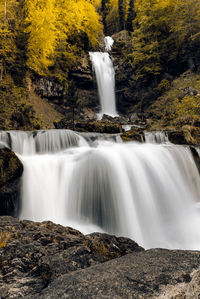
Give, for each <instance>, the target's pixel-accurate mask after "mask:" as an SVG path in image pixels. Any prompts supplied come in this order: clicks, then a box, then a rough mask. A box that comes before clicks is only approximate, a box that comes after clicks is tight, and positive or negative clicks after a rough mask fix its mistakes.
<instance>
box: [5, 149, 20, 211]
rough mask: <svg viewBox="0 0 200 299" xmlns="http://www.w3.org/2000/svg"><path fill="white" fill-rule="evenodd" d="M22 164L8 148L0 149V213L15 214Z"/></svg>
mask: <svg viewBox="0 0 200 299" xmlns="http://www.w3.org/2000/svg"><path fill="white" fill-rule="evenodd" d="M22 172H23V165H22V163H21V161H20V160H19V159H18V157H17V156H16V155H15V154H14V153H13V152H12V151H11V150H10V149H8V148H4V149H0V215H11V216H17V215H18V213H19V208H20V178H21V175H22Z"/></svg>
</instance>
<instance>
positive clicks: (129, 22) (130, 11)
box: [126, 0, 135, 32]
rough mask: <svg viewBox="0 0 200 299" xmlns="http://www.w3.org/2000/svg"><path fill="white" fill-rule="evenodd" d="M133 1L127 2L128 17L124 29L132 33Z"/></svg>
mask: <svg viewBox="0 0 200 299" xmlns="http://www.w3.org/2000/svg"><path fill="white" fill-rule="evenodd" d="M134 8H135V0H130V1H129V8H128V17H127V21H126V29H127V30H128V31H131V32H132V31H133V20H134V19H135V9H134Z"/></svg>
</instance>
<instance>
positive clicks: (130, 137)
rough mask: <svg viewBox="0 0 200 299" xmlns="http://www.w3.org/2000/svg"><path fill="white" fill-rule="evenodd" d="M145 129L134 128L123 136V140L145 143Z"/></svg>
mask: <svg viewBox="0 0 200 299" xmlns="http://www.w3.org/2000/svg"><path fill="white" fill-rule="evenodd" d="M143 131H144V130H143V129H140V128H135V127H132V128H131V130H129V131H126V132H124V133H123V134H121V138H122V140H123V141H125V142H127V141H137V142H143V141H144V133H143Z"/></svg>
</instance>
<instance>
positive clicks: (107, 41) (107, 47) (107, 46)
mask: <svg viewBox="0 0 200 299" xmlns="http://www.w3.org/2000/svg"><path fill="white" fill-rule="evenodd" d="M104 43H105V50H106V51H111V49H112V46H113V44H114V39H113V38H112V37H111V36H106V37H105V38H104Z"/></svg>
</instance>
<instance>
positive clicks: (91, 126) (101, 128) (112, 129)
mask: <svg viewBox="0 0 200 299" xmlns="http://www.w3.org/2000/svg"><path fill="white" fill-rule="evenodd" d="M112 119H113V118H112ZM54 125H55V127H56V129H71V130H75V131H78V132H93V133H108V134H117V133H121V132H122V126H121V124H120V123H118V122H113V121H112V120H111V121H110V120H107V119H106V120H92V121H90V120H89V121H88V120H81V119H80V120H74V123H73V122H72V121H71V120H69V119H67V118H64V119H62V120H61V121H60V122H57V123H54Z"/></svg>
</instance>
